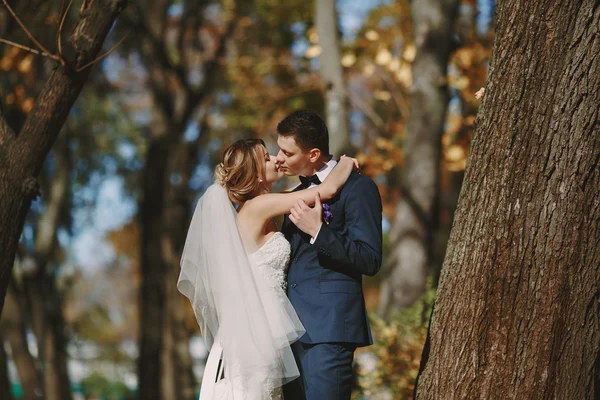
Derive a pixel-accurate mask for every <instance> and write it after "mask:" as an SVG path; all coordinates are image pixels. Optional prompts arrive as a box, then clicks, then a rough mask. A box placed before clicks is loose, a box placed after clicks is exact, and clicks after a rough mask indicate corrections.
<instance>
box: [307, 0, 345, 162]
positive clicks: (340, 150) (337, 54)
mask: <svg viewBox="0 0 600 400" xmlns="http://www.w3.org/2000/svg"><path fill="white" fill-rule="evenodd" d="M315 13H316V14H315V26H316V28H317V34H318V35H319V45H320V46H321V57H319V64H320V68H319V73H320V74H321V79H322V80H323V84H324V85H325V108H326V113H327V116H326V120H327V128H328V129H329V150H330V152H331V154H334V155H336V156H340V155H342V154H344V153H345V152H347V151H349V149H350V131H349V130H348V114H347V111H348V99H347V96H346V83H345V80H344V70H343V69H342V64H341V59H342V54H341V50H340V49H341V46H340V38H339V36H340V33H339V30H338V15H337V12H336V9H335V0H319V1H316V2H315Z"/></svg>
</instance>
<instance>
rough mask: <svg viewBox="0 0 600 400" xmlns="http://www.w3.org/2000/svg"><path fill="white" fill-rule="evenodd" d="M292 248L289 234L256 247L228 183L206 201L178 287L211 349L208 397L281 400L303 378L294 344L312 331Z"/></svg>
mask: <svg viewBox="0 0 600 400" xmlns="http://www.w3.org/2000/svg"><path fill="white" fill-rule="evenodd" d="M290 252H291V250H290V244H289V243H288V241H287V240H286V239H285V237H284V235H283V234H282V233H281V232H275V233H274V234H273V235H272V236H271V237H270V238H269V239H268V240H267V241H266V242H265V244H264V245H263V246H261V247H260V248H259V247H258V246H257V245H256V244H254V243H253V242H252V240H251V239H250V238H249V237H248V236H247V235H246V234H245V233H244V231H243V230H242V229H240V225H239V221H238V218H237V212H236V211H235V209H234V208H233V206H232V204H231V202H230V201H229V199H228V197H227V192H226V190H225V189H224V188H223V187H222V186H219V185H218V184H213V185H212V186H211V187H210V188H209V189H208V190H207V191H206V193H205V194H204V195H203V196H202V198H201V199H200V200H199V201H198V205H197V206H196V210H195V212H194V216H193V218H192V222H191V223H190V228H189V230H188V236H187V238H186V244H185V248H184V250H183V254H182V258H181V273H180V276H179V281H178V284H177V288H178V289H179V291H180V292H181V293H182V294H184V295H185V296H186V297H188V299H189V300H190V302H191V304H192V308H193V310H194V314H195V315H196V319H197V321H198V324H199V325H200V329H201V332H202V336H203V337H204V340H205V343H206V345H207V347H208V348H210V349H211V352H210V355H209V358H208V361H207V365H206V368H205V372H204V377H203V380H202V388H201V389H200V399H201V400H271V399H278V398H281V386H282V385H283V384H285V383H287V382H290V381H292V380H294V379H296V378H297V377H298V376H299V375H300V372H299V371H298V367H297V365H296V362H295V359H294V355H293V353H292V350H291V344H292V343H293V342H295V341H296V340H298V339H299V338H300V337H301V336H302V335H303V334H304V332H305V330H304V327H303V326H302V323H301V322H300V319H299V318H298V315H297V314H296V312H295V310H294V308H293V307H292V305H291V303H290V301H289V299H288V298H287V296H286V294H285V275H286V272H287V271H286V270H287V267H288V264H289V260H290Z"/></svg>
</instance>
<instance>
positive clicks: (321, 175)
mask: <svg viewBox="0 0 600 400" xmlns="http://www.w3.org/2000/svg"><path fill="white" fill-rule="evenodd" d="M336 165H337V161H335V160H334V159H333V156H331V159H330V160H329V161H328V162H327V164H325V165H324V166H323V167H321V168H320V169H319V170H318V171H317V173H316V174H315V175H317V177H318V178H319V180H320V181H321V183H323V181H325V178H327V175H329V173H330V172H331V170H332V169H333V167H335V166H336ZM313 186H315V184H311V185H310V186H309V187H313ZM321 226H323V223H322V222H321ZM321 226H319V230H318V231H317V233H316V234H315V236H314V237H311V238H310V244H313V243H314V242H315V240H317V236H319V232H321Z"/></svg>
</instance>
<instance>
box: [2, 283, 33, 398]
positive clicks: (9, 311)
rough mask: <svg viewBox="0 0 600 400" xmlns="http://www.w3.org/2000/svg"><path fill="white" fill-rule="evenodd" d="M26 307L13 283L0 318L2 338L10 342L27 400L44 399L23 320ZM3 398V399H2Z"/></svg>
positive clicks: (24, 396)
mask: <svg viewBox="0 0 600 400" xmlns="http://www.w3.org/2000/svg"><path fill="white" fill-rule="evenodd" d="M23 310H24V305H23V304H21V303H20V299H19V296H18V294H17V290H16V288H15V287H14V285H13V284H12V283H11V284H10V286H9V288H8V292H7V293H6V301H5V303H4V311H3V312H2V318H0V332H1V336H2V337H3V338H4V339H6V340H7V341H8V344H9V345H10V353H11V356H12V359H13V361H14V363H15V366H16V368H17V373H18V374H19V381H20V382H21V387H22V389H23V398H24V399H25V400H35V399H41V398H43V396H42V394H43V392H42V385H41V384H40V379H39V376H38V372H37V368H36V365H35V360H34V358H33V356H32V355H31V353H30V352H29V347H28V346H27V336H26V326H25V321H24V320H23V315H24V314H25V313H24V312H23ZM2 398H3V397H2Z"/></svg>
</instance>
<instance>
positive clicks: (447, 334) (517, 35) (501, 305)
mask: <svg viewBox="0 0 600 400" xmlns="http://www.w3.org/2000/svg"><path fill="white" fill-rule="evenodd" d="M497 17H498V18H497V33H496V40H495V44H494V53H493V59H492V68H491V70H490V75H489V78H488V84H487V87H486V92H485V96H484V101H483V104H482V107H481V109H480V111H479V114H478V120H477V128H476V133H475V137H474V140H473V143H472V150H471V155H470V160H469V166H468V168H467V172H466V175H465V181H464V184H463V189H462V192H461V196H460V200H459V205H458V209H457V212H456V220H455V224H454V228H453V230H452V233H451V237H450V242H449V246H448V251H447V255H446V259H445V262H444V266H443V269H442V276H441V280H440V286H439V291H438V297H437V300H436V305H435V311H434V312H433V317H432V321H431V331H430V340H429V341H430V353H429V358H428V360H427V362H426V363H425V366H424V370H423V372H422V374H421V376H420V378H419V383H418V386H417V398H418V399H439V398H461V399H462V398H469V399H484V398H485V399H496V398H498V399H597V398H598V397H600V382H599V377H600V192H599V191H598V188H599V187H600V163H599V161H600V114H599V113H600V111H599V109H598V105H599V104H600V57H599V56H598V55H599V54H600V2H598V1H597V0H582V1H579V2H573V1H568V0H540V1H528V0H508V1H502V2H499V3H498V9H497Z"/></svg>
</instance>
